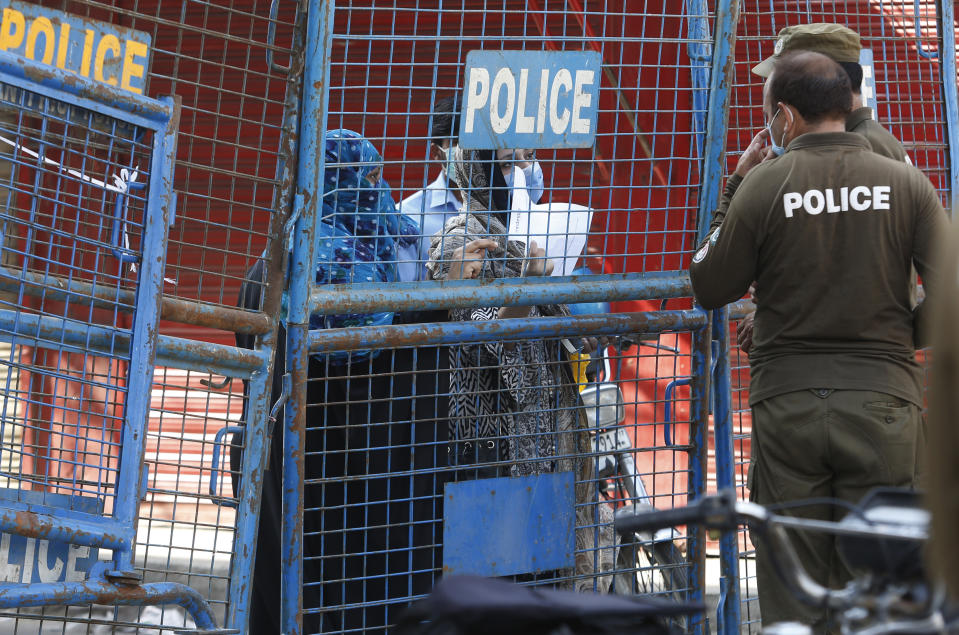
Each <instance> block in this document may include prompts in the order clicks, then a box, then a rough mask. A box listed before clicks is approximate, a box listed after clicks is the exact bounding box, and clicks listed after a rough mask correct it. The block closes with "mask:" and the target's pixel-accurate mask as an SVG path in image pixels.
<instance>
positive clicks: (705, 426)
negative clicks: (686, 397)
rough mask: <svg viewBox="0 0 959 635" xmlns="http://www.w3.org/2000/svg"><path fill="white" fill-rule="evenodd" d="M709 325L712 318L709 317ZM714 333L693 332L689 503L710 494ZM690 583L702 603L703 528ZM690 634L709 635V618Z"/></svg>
mask: <svg viewBox="0 0 959 635" xmlns="http://www.w3.org/2000/svg"><path fill="white" fill-rule="evenodd" d="M706 318H707V321H708V319H709V314H708V313H706ZM710 349H711V346H710V329H709V326H708V324H707V326H706V327H705V328H700V329H697V330H695V331H693V341H692V347H691V350H690V353H691V356H692V360H691V362H692V363H691V375H692V382H691V384H690V390H691V395H692V398H691V400H690V406H689V421H690V425H689V472H690V473H689V483H688V485H687V495H688V496H689V500H696V499H698V498H700V497H702V496H703V495H704V494H705V493H706V470H707V469H708V466H707V461H708V459H707V451H708V443H707V442H706V434H707V431H708V430H709V389H710V385H709V384H710V381H709V379H710V378H709V368H710V363H711V362H710V356H711V355H710ZM687 533H688V535H689V550H688V553H689V562H690V571H689V579H690V581H691V582H692V584H691V585H690V586H691V587H692V588H691V589H690V591H689V599H690V600H691V601H694V602H702V601H703V599H704V596H705V588H706V530H705V529H704V528H703V527H702V526H701V525H697V526H692V525H691V526H689V527H688V528H687ZM689 632H692V633H697V634H702V633H708V632H709V628H708V624H707V618H706V617H705V616H704V615H695V616H693V617H691V619H690V623H689Z"/></svg>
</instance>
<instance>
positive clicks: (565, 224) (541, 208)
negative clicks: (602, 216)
mask: <svg viewBox="0 0 959 635" xmlns="http://www.w3.org/2000/svg"><path fill="white" fill-rule="evenodd" d="M592 219H593V210H591V209H590V208H588V207H585V206H583V205H577V204H576V203H546V204H543V205H531V206H530V207H529V209H527V210H523V209H518V208H516V207H515V206H514V209H513V210H512V212H511V213H510V220H509V240H516V241H519V242H521V243H524V244H526V245H527V247H528V246H529V244H530V242H532V241H534V240H535V241H536V245H537V246H538V247H541V248H544V249H545V250H546V257H547V258H549V259H550V260H552V261H553V275H554V276H568V275H571V274H572V272H573V269H575V268H576V262H577V261H578V260H579V257H580V256H581V255H582V254H583V249H585V247H586V238H587V234H588V233H589V224H590V221H592Z"/></svg>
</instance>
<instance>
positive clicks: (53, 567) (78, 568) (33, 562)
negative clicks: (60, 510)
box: [0, 488, 103, 585]
mask: <svg viewBox="0 0 959 635" xmlns="http://www.w3.org/2000/svg"><path fill="white" fill-rule="evenodd" d="M4 500H9V501H18V502H23V503H38V504H39V503H43V504H45V505H55V506H61V507H64V508H65V509H72V510H74V511H78V512H84V513H87V514H100V513H103V501H102V500H101V499H98V498H90V497H80V496H65V495H63V494H52V493H48V492H34V491H30V490H11V489H5V488H0V501H4ZM98 559H99V550H98V549H97V548H96V547H88V546H85V545H71V544H67V543H65V542H57V541H55V540H41V539H38V538H27V537H26V536H18V535H16V534H0V585H2V584H3V583H11V582H13V583H23V584H25V583H28V582H34V583H36V582H81V581H83V580H86V578H87V573H88V572H89V571H90V567H92V566H93V565H94V564H95V563H96V562H97V560H98Z"/></svg>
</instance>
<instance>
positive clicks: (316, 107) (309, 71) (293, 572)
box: [280, 0, 334, 635]
mask: <svg viewBox="0 0 959 635" xmlns="http://www.w3.org/2000/svg"><path fill="white" fill-rule="evenodd" d="M333 11H334V3H333V1H332V0H311V1H310V3H309V7H308V9H307V29H306V32H307V42H306V48H305V56H304V72H303V78H304V79H303V100H302V104H303V105H302V110H301V112H302V113H303V117H302V120H301V124H300V147H299V160H298V165H297V184H296V198H295V201H294V212H293V214H294V217H295V218H296V224H295V226H294V230H293V259H292V261H291V263H290V301H289V314H288V317H287V327H286V331H287V334H286V336H287V339H286V342H287V344H286V351H287V372H289V373H290V375H291V378H292V386H291V392H290V397H289V401H287V404H286V416H285V418H284V422H283V423H284V431H283V445H284V449H283V530H282V534H281V536H282V541H283V542H282V546H283V556H282V562H281V563H280V568H281V578H282V581H283V582H282V585H283V587H282V592H281V596H282V602H281V604H282V606H281V614H280V615H281V617H280V621H281V627H282V631H283V633H284V634H285V635H300V633H302V632H303V479H304V455H305V451H306V390H307V386H306V380H307V371H308V368H309V359H310V357H309V353H310V350H309V320H310V289H311V287H312V286H313V276H314V273H313V271H314V264H313V263H314V262H315V259H316V245H315V241H314V235H315V222H316V219H317V217H318V213H319V209H320V208H321V204H320V199H321V197H322V192H323V173H324V168H325V156H326V155H325V152H324V150H323V148H324V136H325V134H326V112H327V104H328V102H329V77H330V55H331V52H332V42H333Z"/></svg>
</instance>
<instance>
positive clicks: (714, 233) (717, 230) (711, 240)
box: [709, 227, 722, 245]
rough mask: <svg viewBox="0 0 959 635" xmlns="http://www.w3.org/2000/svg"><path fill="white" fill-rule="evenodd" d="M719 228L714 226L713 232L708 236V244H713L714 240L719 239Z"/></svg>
mask: <svg viewBox="0 0 959 635" xmlns="http://www.w3.org/2000/svg"><path fill="white" fill-rule="evenodd" d="M720 229H722V228H721V227H717V228H716V231H714V232H713V233H712V235H711V236H710V237H709V244H710V245H715V244H716V241H717V240H719V230H720Z"/></svg>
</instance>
